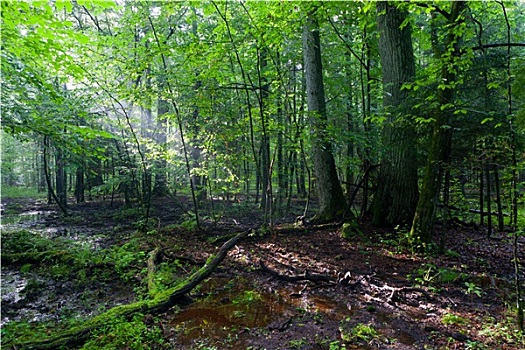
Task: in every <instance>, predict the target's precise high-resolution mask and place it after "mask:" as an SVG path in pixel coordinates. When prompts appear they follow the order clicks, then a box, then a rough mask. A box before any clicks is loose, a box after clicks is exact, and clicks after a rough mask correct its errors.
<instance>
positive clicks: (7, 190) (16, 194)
mask: <svg viewBox="0 0 525 350" xmlns="http://www.w3.org/2000/svg"><path fill="white" fill-rule="evenodd" d="M0 193H1V196H2V198H45V197H46V196H47V192H38V189H37V188H35V187H19V186H6V185H2V186H1V187H0Z"/></svg>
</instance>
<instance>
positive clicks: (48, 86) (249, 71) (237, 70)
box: [1, 0, 525, 323]
mask: <svg viewBox="0 0 525 350" xmlns="http://www.w3.org/2000/svg"><path fill="white" fill-rule="evenodd" d="M1 6H2V54H1V55H2V56H1V69H2V121H1V124H2V131H1V132H2V169H1V170H2V180H1V181H2V197H9V196H10V195H11V194H12V193H14V192H17V191H20V189H21V188H30V189H33V190H36V191H38V192H41V193H45V195H46V196H47V197H48V200H49V202H52V203H56V204H57V205H58V207H59V208H60V211H61V212H62V213H63V214H64V215H68V214H69V213H70V208H69V206H70V203H71V201H72V200H73V201H75V202H77V203H81V202H84V201H86V200H88V201H90V200H93V199H96V198H99V199H100V198H104V200H108V201H109V200H110V201H111V202H113V201H118V200H122V201H123V202H124V205H125V206H126V207H129V208H135V209H136V210H137V215H138V217H137V218H136V219H137V221H140V225H139V226H140V227H141V228H142V229H144V230H145V231H147V230H148V228H151V226H152V225H156V224H157V222H156V221H155V218H154V217H151V215H150V214H151V213H150V209H151V206H152V202H153V201H155V199H156V198H162V197H166V196H168V197H169V198H171V199H172V201H173V203H174V204H173V205H177V206H181V207H183V208H184V212H185V214H184V215H183V216H181V217H180V218H179V219H180V220H181V221H183V222H185V224H186V226H187V227H190V228H192V229H201V228H202V227H204V226H206V223H209V222H213V221H214V220H218V219H219V218H220V216H221V215H222V213H223V210H224V208H225V207H226V204H227V203H229V204H230V205H231V204H232V203H233V204H240V203H252V204H254V205H255V206H254V208H256V210H257V212H258V213H259V217H260V218H261V227H263V228H264V229H265V230H269V231H271V230H273V228H274V226H275V225H276V224H277V223H281V222H283V221H286V220H287V219H288V218H289V216H290V213H292V212H293V211H292V210H291V208H292V207H293V206H294V203H295V202H297V201H299V202H300V203H303V204H304V211H302V213H301V215H299V216H298V217H297V218H296V219H295V221H296V224H297V225H303V224H304V225H314V224H315V225H317V224H325V223H333V222H336V223H339V224H342V223H343V222H347V223H351V225H352V226H355V227H358V226H359V225H360V224H361V223H364V222H367V223H372V224H373V225H375V226H376V227H387V228H391V229H393V228H396V230H397V231H396V232H398V233H399V235H403V236H404V238H405V239H406V242H407V244H408V246H410V247H411V249H412V250H413V251H420V252H421V251H423V252H424V251H433V250H436V251H439V249H440V247H442V246H443V244H444V243H443V238H442V237H441V236H440V235H439V230H435V227H436V223H439V224H445V225H447V224H450V225H452V224H453V223H458V222H459V223H460V224H471V223H476V224H479V225H481V226H483V227H484V228H485V230H486V234H487V236H488V237H490V236H491V234H492V233H493V232H495V231H504V230H508V231H509V232H512V233H513V234H514V236H513V237H514V238H515V239H514V248H515V249H514V250H515V251H517V248H518V243H517V242H518V238H519V236H520V235H522V234H523V230H524V225H525V222H524V220H525V219H524V218H525V215H524V210H523V201H524V198H523V196H524V188H523V187H524V184H525V103H524V101H525V59H524V55H525V51H524V47H525V6H524V5H523V3H521V2H518V1H483V2H477V1H476V2H456V1H453V2H441V1H438V2H428V1H425V2H417V1H410V2H392V3H387V2H359V1H354V2H280V1H272V2H213V1H211V2H207V1H205V2H172V1H115V2H113V1H80V0H77V1H51V2H47V1H31V2H14V1H3V2H2V4H1ZM71 194H72V195H73V197H74V198H73V197H72V196H71ZM294 216H295V215H294ZM515 265H516V266H515V267H516V269H517V270H516V276H519V272H518V269H519V266H518V262H517V258H515ZM516 278H517V280H516V285H517V286H518V285H519V284H520V283H519V280H518V277H516ZM518 292H519V288H518ZM518 295H519V293H518ZM517 304H518V305H519V304H520V301H519V296H518V302H517ZM520 307H521V306H520ZM520 307H518V309H519V308H520ZM521 323H523V320H521Z"/></svg>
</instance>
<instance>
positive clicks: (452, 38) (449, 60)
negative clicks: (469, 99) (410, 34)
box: [410, 1, 467, 246]
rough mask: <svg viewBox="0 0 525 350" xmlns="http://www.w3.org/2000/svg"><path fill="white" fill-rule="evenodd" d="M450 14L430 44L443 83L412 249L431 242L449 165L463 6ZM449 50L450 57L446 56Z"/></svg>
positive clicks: (412, 233) (455, 6)
mask: <svg viewBox="0 0 525 350" xmlns="http://www.w3.org/2000/svg"><path fill="white" fill-rule="evenodd" d="M451 6H452V8H451V12H450V14H448V16H447V23H446V26H445V28H447V29H446V30H447V35H446V38H445V43H444V45H443V46H441V45H438V43H437V41H436V40H433V47H434V52H435V55H436V57H437V58H438V59H440V60H441V79H440V81H443V82H445V86H443V88H439V89H438V91H437V100H438V106H439V107H438V108H437V110H436V111H435V119H436V121H435V123H434V128H433V133H432V138H431V145H430V151H429V154H428V159H427V164H426V167H425V175H424V177H423V182H422V185H421V193H420V196H419V200H418V203H417V208H416V213H415V215H414V221H413V223H412V229H411V231H410V236H411V240H412V242H413V244H414V246H416V245H417V246H419V244H423V246H424V245H428V244H429V243H430V242H431V240H432V231H433V228H434V220H435V212H436V207H437V202H438V199H439V192H440V187H441V182H442V179H443V174H444V169H445V168H446V165H447V164H448V162H449V158H450V148H451V138H452V135H451V128H450V118H451V115H452V113H453V112H452V110H451V108H450V107H448V106H451V105H452V104H453V101H454V87H453V83H454V82H455V81H456V75H457V71H458V66H457V62H456V59H457V57H458V56H459V47H460V39H461V36H462V34H461V30H459V31H458V27H459V26H460V24H461V21H462V16H461V14H462V12H464V10H465V9H466V7H467V6H466V2H464V1H454V2H452V5H451ZM448 50H452V54H450V55H449V54H446V55H445V53H447V52H448Z"/></svg>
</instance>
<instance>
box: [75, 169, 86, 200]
mask: <svg viewBox="0 0 525 350" xmlns="http://www.w3.org/2000/svg"><path fill="white" fill-rule="evenodd" d="M75 198H76V200H77V203H82V202H84V201H85V198H84V166H83V165H80V166H78V168H77V171H76V178H75Z"/></svg>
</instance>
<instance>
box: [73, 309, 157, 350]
mask: <svg viewBox="0 0 525 350" xmlns="http://www.w3.org/2000/svg"><path fill="white" fill-rule="evenodd" d="M150 317H151V316H150ZM144 319H145V317H144V315H141V314H135V315H134V316H133V319H132V320H131V321H128V320H126V319H124V318H122V317H116V318H111V319H108V320H107V322H106V324H105V325H104V326H103V327H101V328H99V329H97V330H96V331H94V332H93V336H92V337H91V340H90V341H88V342H87V343H86V344H85V345H84V346H83V347H82V348H81V349H82V350H98V349H114V350H118V349H136V350H149V349H157V348H163V347H164V337H163V334H162V330H161V328H159V327H158V326H155V325H150V326H148V325H147V324H146V323H145V320H144Z"/></svg>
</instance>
